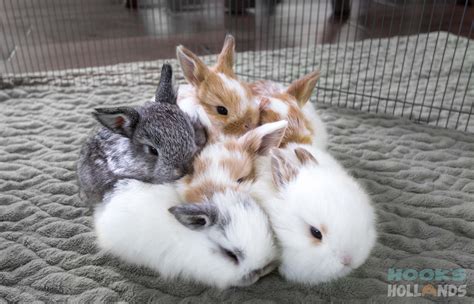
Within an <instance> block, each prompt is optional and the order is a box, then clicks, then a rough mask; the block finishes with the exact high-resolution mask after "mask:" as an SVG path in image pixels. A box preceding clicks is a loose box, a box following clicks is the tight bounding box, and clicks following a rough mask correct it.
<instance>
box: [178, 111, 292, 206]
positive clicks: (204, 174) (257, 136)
mask: <svg viewBox="0 0 474 304" xmlns="http://www.w3.org/2000/svg"><path fill="white" fill-rule="evenodd" d="M287 125H288V122H287V121H285V120H283V121H277V122H274V123H268V124H265V125H262V126H260V127H258V128H256V129H254V130H251V131H249V132H247V133H246V134H244V135H242V136H241V137H239V138H237V137H234V136H228V137H224V138H222V139H221V140H220V141H218V142H216V143H212V144H208V145H207V146H206V147H205V148H204V149H203V150H202V151H201V153H200V154H199V155H198V156H196V158H195V160H194V163H193V172H192V173H191V174H190V175H188V176H185V177H184V178H182V179H181V180H179V181H178V182H177V184H176V185H177V188H178V192H179V193H180V195H181V198H182V199H183V200H184V201H187V202H199V201H203V200H205V199H206V198H209V197H210V196H211V195H213V194H214V193H216V192H225V191H227V190H229V189H231V190H233V191H238V192H247V193H248V192H249V191H250V189H251V188H250V186H251V184H252V183H253V182H254V181H255V170H256V169H255V165H256V163H255V161H256V159H257V158H258V157H259V156H264V155H267V154H268V151H269V150H270V149H271V148H276V147H278V146H279V145H280V143H281V141H282V138H283V135H284V134H285V130H286V127H287Z"/></svg>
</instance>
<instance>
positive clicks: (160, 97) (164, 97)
mask: <svg viewBox="0 0 474 304" xmlns="http://www.w3.org/2000/svg"><path fill="white" fill-rule="evenodd" d="M155 101H156V102H167V103H170V104H176V92H175V90H174V87H173V68H172V67H171V65H170V64H168V63H165V64H163V66H162V67H161V74H160V83H158V88H157V89H156V93H155Z"/></svg>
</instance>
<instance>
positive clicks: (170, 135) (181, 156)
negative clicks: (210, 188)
mask: <svg viewBox="0 0 474 304" xmlns="http://www.w3.org/2000/svg"><path fill="white" fill-rule="evenodd" d="M93 114H94V116H95V118H96V119H97V120H98V121H99V122H100V123H101V124H102V125H103V127H102V128H101V129H100V130H99V131H98V132H97V133H96V134H95V135H93V136H92V137H90V138H89V139H88V140H87V141H86V143H85V144H84V146H83V148H82V150H81V152H80V157H79V161H78V165H77V171H78V180H79V186H80V192H81V196H82V197H83V198H84V199H86V200H87V201H88V202H90V203H91V204H92V205H93V204H95V203H98V202H100V201H101V200H102V199H103V197H104V194H105V193H106V192H108V191H110V190H111V189H112V187H113V185H114V184H115V183H116V182H117V181H118V180H119V179H122V178H134V179H138V180H141V181H145V182H149V183H155V184H159V183H164V182H168V181H173V180H177V179H178V178H180V177H182V176H184V175H185V174H187V173H189V172H190V170H191V169H192V161H193V158H194V155H195V154H196V153H197V152H199V150H200V149H201V148H202V147H203V146H204V145H205V143H206V140H207V137H206V136H207V135H206V132H205V129H204V127H203V126H202V125H201V124H200V123H199V122H191V120H190V118H189V117H188V116H187V115H186V114H185V113H184V112H182V111H181V110H180V109H179V107H178V106H177V104H176V94H175V91H174V88H173V85H172V68H171V66H170V65H169V64H164V65H163V67H162V71H161V78H160V83H159V85H158V89H157V91H156V96H155V101H154V102H148V103H146V104H144V105H143V106H136V107H118V108H97V109H95V112H94V113H93Z"/></svg>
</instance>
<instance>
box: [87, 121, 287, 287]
mask: <svg viewBox="0 0 474 304" xmlns="http://www.w3.org/2000/svg"><path fill="white" fill-rule="evenodd" d="M286 126H287V122H286V121H278V122H275V123H270V124H266V125H264V126H260V127H258V128H256V129H254V130H251V131H249V132H247V133H246V134H245V135H243V136H241V137H240V138H236V137H228V138H225V139H224V140H223V141H221V142H217V143H214V144H210V145H208V146H206V147H205V148H204V150H202V152H201V153H200V154H199V156H198V157H197V158H196V159H195V160H194V163H193V167H194V170H193V173H192V175H189V176H186V177H185V178H183V179H181V180H180V181H178V182H177V186H175V185H170V184H165V185H150V184H145V183H140V182H138V181H135V180H129V181H127V182H124V181H121V182H119V184H118V185H117V186H116V188H115V190H114V191H113V192H112V194H111V195H110V196H109V197H108V198H106V200H105V204H103V205H100V206H99V207H98V208H97V209H96V213H95V227H96V231H97V236H98V241H99V245H100V247H102V248H104V249H107V250H109V251H110V252H112V253H113V254H115V255H117V256H119V257H121V258H123V259H124V260H126V261H129V262H132V263H136V264H140V265H146V266H149V267H151V268H153V269H156V270H157V271H158V272H159V273H161V274H162V275H163V276H164V277H167V278H175V277H181V278H184V279H189V280H195V281H199V282H202V283H205V284H208V285H212V286H217V287H219V288H226V287H228V286H242V285H249V284H252V283H254V282H256V281H257V280H258V279H259V278H260V277H261V276H264V275H266V274H268V273H269V272H270V271H272V270H273V269H274V268H275V267H276V263H275V259H276V257H277V250H276V246H275V244H274V241H273V235H272V230H271V227H270V224H269V222H268V218H267V216H266V214H265V213H264V212H263V210H262V209H261V208H260V207H259V205H258V204H257V203H256V202H255V201H254V200H253V199H252V197H251V196H250V194H249V192H248V191H249V190H250V188H249V186H250V184H251V182H252V181H253V178H254V172H255V159H256V158H257V156H258V155H266V154H267V153H268V151H269V150H270V149H271V148H274V147H278V146H279V144H280V142H281V139H282V137H283V134H284V132H285V128H286ZM178 193H179V194H178ZM181 202H185V203H184V204H181ZM168 210H169V211H170V212H171V213H172V214H173V215H174V217H173V215H171V214H170V213H169V212H168Z"/></svg>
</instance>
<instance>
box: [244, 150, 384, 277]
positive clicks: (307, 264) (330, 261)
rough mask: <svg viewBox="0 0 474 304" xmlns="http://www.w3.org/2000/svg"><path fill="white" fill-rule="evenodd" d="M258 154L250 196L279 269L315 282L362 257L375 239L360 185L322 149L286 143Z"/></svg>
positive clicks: (356, 264)
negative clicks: (274, 244)
mask: <svg viewBox="0 0 474 304" xmlns="http://www.w3.org/2000/svg"><path fill="white" fill-rule="evenodd" d="M270 154H271V157H262V158H260V159H259V160H258V165H257V181H256V182H255V183H254V185H253V189H254V190H253V196H254V198H255V199H257V201H258V202H260V203H261V205H262V206H263V207H264V209H265V211H266V212H267V214H268V215H269V217H270V221H271V223H272V227H273V229H274V232H275V234H276V236H277V239H278V240H279V243H280V245H281V250H282V252H281V266H280V269H279V270H280V273H281V274H282V275H283V276H284V277H285V278H286V279H288V280H291V281H296V282H301V283H307V284H316V283H320V282H325V281H329V280H332V279H335V278H338V277H342V276H344V275H347V274H348V273H349V272H350V271H351V270H353V269H355V268H357V267H359V266H360V265H362V264H363V263H364V261H365V260H366V259H367V257H368V256H369V254H370V251H371V249H372V247H373V246H374V243H375V240H376V229H375V213H374V209H373V207H372V206H371V203H370V199H369V197H368V195H367V194H366V193H365V191H364V190H363V189H362V187H360V186H359V184H358V183H357V182H356V181H355V180H354V179H353V178H352V177H351V176H350V175H349V174H348V173H347V172H346V171H345V170H344V168H343V167H342V166H341V165H339V163H338V162H337V161H336V160H335V159H334V158H333V157H332V156H331V155H329V154H328V153H327V152H325V151H324V150H321V149H318V148H315V147H313V146H310V145H297V144H289V145H288V146H287V147H286V148H285V149H273V150H272V151H271V152H270Z"/></svg>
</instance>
